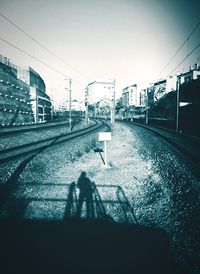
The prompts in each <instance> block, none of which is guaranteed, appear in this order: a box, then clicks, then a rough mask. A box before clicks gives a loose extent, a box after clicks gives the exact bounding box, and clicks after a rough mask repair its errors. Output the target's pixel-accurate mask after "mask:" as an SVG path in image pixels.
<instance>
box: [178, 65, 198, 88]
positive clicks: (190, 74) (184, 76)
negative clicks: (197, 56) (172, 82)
mask: <svg viewBox="0 0 200 274" xmlns="http://www.w3.org/2000/svg"><path fill="white" fill-rule="evenodd" d="M199 78H200V66H199V65H198V64H195V66H194V68H192V67H190V69H189V71H187V72H184V73H181V74H180V75H178V76H177V79H178V81H179V83H180V84H184V83H188V82H190V81H192V80H196V79H199Z"/></svg>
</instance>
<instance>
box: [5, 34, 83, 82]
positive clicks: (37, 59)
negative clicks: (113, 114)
mask: <svg viewBox="0 0 200 274" xmlns="http://www.w3.org/2000/svg"><path fill="white" fill-rule="evenodd" d="M0 40H1V41H3V42H4V43H6V44H8V45H9V46H11V47H13V48H15V49H16V50H18V51H20V52H22V53H23V54H25V55H27V56H29V57H31V58H32V59H34V60H36V61H37V62H39V63H41V64H42V65H44V66H46V67H48V68H50V69H52V70H53V71H55V72H56V73H58V74H60V75H62V76H64V77H66V78H70V77H69V76H67V75H66V74H64V73H63V72H61V71H59V70H58V69H56V68H54V67H52V66H51V65H49V64H47V63H45V62H43V61H42V60H40V59H39V58H37V57H35V56H33V55H31V54H30V53H28V52H26V51H25V50H23V49H21V48H19V47H17V46H15V45H13V44H12V43H11V42H9V41H7V40H5V39H4V38H2V37H0ZM73 82H74V83H76V84H77V85H79V86H81V87H83V85H82V84H81V83H79V82H78V81H76V80H73Z"/></svg>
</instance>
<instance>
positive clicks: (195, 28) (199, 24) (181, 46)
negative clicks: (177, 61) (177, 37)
mask: <svg viewBox="0 0 200 274" xmlns="http://www.w3.org/2000/svg"><path fill="white" fill-rule="evenodd" d="M199 26H200V21H199V22H198V23H197V24H196V26H195V27H194V29H193V30H192V32H191V33H190V34H189V36H188V37H187V38H186V39H185V40H184V41H183V43H182V44H181V45H180V47H179V48H178V49H177V51H176V52H175V54H174V55H173V56H172V57H171V59H170V60H169V62H168V63H167V64H166V65H165V66H164V68H163V69H162V70H161V72H159V73H158V75H160V74H161V73H163V71H164V70H165V69H166V68H167V67H168V66H169V64H170V63H171V62H172V61H173V60H174V58H175V57H176V55H177V54H178V53H179V51H180V50H181V49H182V48H183V46H184V45H185V44H186V42H187V41H188V40H189V39H190V37H191V36H192V35H193V34H194V32H195V31H196V30H197V29H198V27H199Z"/></svg>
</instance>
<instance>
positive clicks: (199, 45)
mask: <svg viewBox="0 0 200 274" xmlns="http://www.w3.org/2000/svg"><path fill="white" fill-rule="evenodd" d="M199 47H200V43H199V44H198V45H197V46H196V47H194V48H193V50H192V51H190V53H188V54H187V56H186V57H185V58H184V59H183V60H182V61H181V62H180V63H179V64H178V65H177V66H176V67H175V68H174V69H173V70H172V71H171V72H170V73H169V75H168V76H167V77H169V76H170V75H171V74H172V73H173V72H174V71H175V70H176V69H177V68H178V67H179V66H180V65H181V64H182V63H183V62H184V61H185V60H186V59H187V58H188V57H189V56H190V55H192V53H193V52H195V51H196V50H197V49H198V48H199Z"/></svg>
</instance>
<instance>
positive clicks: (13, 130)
mask: <svg viewBox="0 0 200 274" xmlns="http://www.w3.org/2000/svg"><path fill="white" fill-rule="evenodd" d="M75 121H76V123H77V122H79V121H81V119H76V120H75ZM66 125H69V122H67V121H65V122H63V121H62V122H49V123H44V124H32V125H22V126H16V127H5V128H1V129H0V136H8V135H13V134H20V133H24V132H29V131H32V130H34V131H37V130H38V131H39V130H44V129H49V128H54V127H60V126H66Z"/></svg>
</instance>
